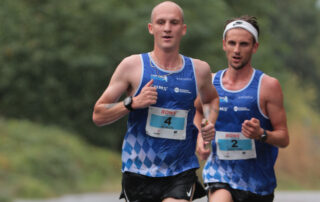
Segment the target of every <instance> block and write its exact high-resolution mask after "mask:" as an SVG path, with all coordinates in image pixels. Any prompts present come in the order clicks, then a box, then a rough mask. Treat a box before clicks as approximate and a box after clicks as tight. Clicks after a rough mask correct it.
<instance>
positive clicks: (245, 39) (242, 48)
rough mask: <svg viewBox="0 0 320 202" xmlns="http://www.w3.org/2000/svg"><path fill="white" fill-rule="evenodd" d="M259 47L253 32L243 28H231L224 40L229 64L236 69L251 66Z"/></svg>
mask: <svg viewBox="0 0 320 202" xmlns="http://www.w3.org/2000/svg"><path fill="white" fill-rule="evenodd" d="M257 49H258V43H254V40H253V36H252V35H251V33H250V32H248V31H247V30H245V29H242V28H234V29H231V30H229V31H228V32H227V34H226V38H225V40H224V41H223V50H224V51H225V52H226V56H227V59H228V65H229V67H232V68H234V69H236V70H238V69H242V68H243V67H246V66H250V63H251V57H252V55H253V54H254V53H255V52H256V51H257Z"/></svg>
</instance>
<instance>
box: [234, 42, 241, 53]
mask: <svg viewBox="0 0 320 202" xmlns="http://www.w3.org/2000/svg"><path fill="white" fill-rule="evenodd" d="M233 51H234V52H235V53H237V54H238V53H240V45H239V44H236V45H235V46H234V50H233Z"/></svg>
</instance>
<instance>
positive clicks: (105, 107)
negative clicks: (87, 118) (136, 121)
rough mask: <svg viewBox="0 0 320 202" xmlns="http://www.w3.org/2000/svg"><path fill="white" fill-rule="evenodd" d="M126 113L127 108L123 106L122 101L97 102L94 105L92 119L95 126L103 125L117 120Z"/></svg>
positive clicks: (127, 111)
mask: <svg viewBox="0 0 320 202" xmlns="http://www.w3.org/2000/svg"><path fill="white" fill-rule="evenodd" d="M128 113H129V110H128V109H127V108H125V106H124V105H123V102H118V103H111V104H106V103H99V104H96V106H95V107H94V111H93V116H92V119H93V122H94V123H95V124H96V125H97V126H104V125H108V124H111V123H113V122H115V121H117V120H119V119H120V118H122V117H123V116H125V115H126V114H128Z"/></svg>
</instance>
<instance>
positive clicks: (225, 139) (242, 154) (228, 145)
mask: <svg viewBox="0 0 320 202" xmlns="http://www.w3.org/2000/svg"><path fill="white" fill-rule="evenodd" d="M215 138H216V142H217V155H218V157H219V159H222V160H243V159H252V158H256V157H257V154H256V147H255V142H254V140H252V139H249V138H246V137H245V136H244V135H243V134H242V133H235V132H222V131H217V132H216V137H215Z"/></svg>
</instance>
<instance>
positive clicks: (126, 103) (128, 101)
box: [124, 97, 132, 106]
mask: <svg viewBox="0 0 320 202" xmlns="http://www.w3.org/2000/svg"><path fill="white" fill-rule="evenodd" d="M131 101H132V99H131V97H126V99H124V105H125V106H128V105H130V104H131Z"/></svg>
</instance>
